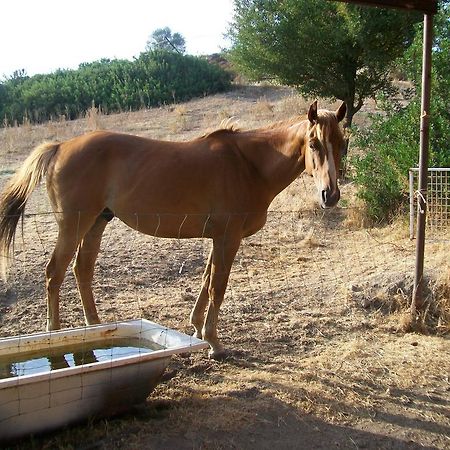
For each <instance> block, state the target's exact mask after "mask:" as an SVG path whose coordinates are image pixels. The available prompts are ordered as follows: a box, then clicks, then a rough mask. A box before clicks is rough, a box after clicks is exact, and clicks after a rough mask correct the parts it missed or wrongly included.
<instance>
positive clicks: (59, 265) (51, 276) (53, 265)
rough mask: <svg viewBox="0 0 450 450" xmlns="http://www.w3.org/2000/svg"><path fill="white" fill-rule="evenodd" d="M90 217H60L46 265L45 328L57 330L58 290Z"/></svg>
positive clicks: (89, 223)
mask: <svg viewBox="0 0 450 450" xmlns="http://www.w3.org/2000/svg"><path fill="white" fill-rule="evenodd" d="M92 220H93V219H92V218H84V219H82V218H81V217H80V215H79V214H78V215H77V216H76V217H73V216H72V217H66V218H62V219H61V220H60V221H59V223H58V225H59V232H58V239H57V241H56V245H55V248H54V250H53V253H52V257H51V258H50V261H49V263H48V264H47V267H46V271H45V273H46V285H47V315H48V316H47V330H49V331H50V330H58V329H59V328H60V320H59V290H60V288H61V284H62V282H63V280H64V276H65V274H66V270H67V267H68V266H69V263H70V261H71V260H72V258H73V255H74V254H75V251H76V249H77V247H78V244H79V243H80V241H81V239H82V237H83V236H84V234H85V233H86V231H87V230H88V229H89V227H90V226H91V224H92Z"/></svg>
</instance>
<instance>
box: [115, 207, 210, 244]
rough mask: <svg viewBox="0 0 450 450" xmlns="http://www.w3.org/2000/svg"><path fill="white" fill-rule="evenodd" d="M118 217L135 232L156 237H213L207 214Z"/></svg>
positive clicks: (124, 215)
mask: <svg viewBox="0 0 450 450" xmlns="http://www.w3.org/2000/svg"><path fill="white" fill-rule="evenodd" d="M117 217H118V218H119V219H120V220H122V221H123V222H125V223H126V224H127V225H128V226H129V227H131V228H134V229H135V230H137V231H139V232H141V233H144V234H149V235H151V236H155V237H164V238H180V239H185V238H201V237H206V238H208V237H212V236H211V228H210V226H209V225H208V222H209V221H210V217H209V216H208V215H206V214H176V213H148V214H145V213H143V214H138V213H130V214H117Z"/></svg>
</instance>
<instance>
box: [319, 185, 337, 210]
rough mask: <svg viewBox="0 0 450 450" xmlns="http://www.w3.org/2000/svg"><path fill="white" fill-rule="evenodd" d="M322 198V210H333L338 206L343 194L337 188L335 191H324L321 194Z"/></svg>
mask: <svg viewBox="0 0 450 450" xmlns="http://www.w3.org/2000/svg"><path fill="white" fill-rule="evenodd" d="M320 197H321V198H320V199H321V203H320V206H321V207H322V208H324V209H325V208H332V207H333V206H336V205H337V203H338V201H339V199H340V198H341V192H340V191H339V189H338V188H336V189H335V190H334V191H331V189H324V190H323V191H322V192H321V194H320Z"/></svg>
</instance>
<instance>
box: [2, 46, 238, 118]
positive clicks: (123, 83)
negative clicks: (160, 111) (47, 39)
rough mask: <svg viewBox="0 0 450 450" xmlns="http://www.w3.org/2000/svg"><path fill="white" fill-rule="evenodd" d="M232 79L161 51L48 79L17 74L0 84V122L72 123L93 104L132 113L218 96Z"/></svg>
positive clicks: (200, 62)
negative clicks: (61, 120) (63, 119)
mask: <svg viewBox="0 0 450 450" xmlns="http://www.w3.org/2000/svg"><path fill="white" fill-rule="evenodd" d="M230 78H231V76H230V74H229V73H227V72H225V71H224V70H223V69H221V68H220V67H219V66H217V65H213V64H209V63H208V62H207V61H206V60H204V59H201V58H198V57H194V56H185V55H180V54H178V53H175V52H167V51H164V50H158V51H151V52H145V53H142V54H141V55H140V56H139V58H136V59H135V60H133V61H128V60H109V59H102V60H100V61H96V62H92V63H83V64H81V65H80V66H79V68H78V70H58V71H56V72H55V73H52V74H47V75H35V76H33V77H28V76H26V75H25V74H24V73H23V72H17V73H15V74H14V75H13V77H11V78H10V79H7V80H5V81H4V82H2V83H1V84H0V118H1V119H2V121H3V123H14V122H17V123H21V122H22V121H23V119H24V118H25V117H26V118H28V119H29V120H31V121H34V122H41V121H45V120H48V119H51V118H52V117H59V116H61V115H64V116H65V117H67V118H69V119H73V118H76V117H79V116H80V115H82V114H83V113H84V112H85V111H86V110H87V109H88V108H89V107H91V105H92V104H93V103H94V104H95V105H97V106H101V108H102V110H103V111H106V112H108V113H109V112H115V111H125V110H136V109H139V108H143V107H149V106H156V105H161V104H166V103H173V102H179V101H183V100H188V99H190V98H192V97H196V96H202V95H207V94H211V93H215V92H221V91H224V90H226V89H228V88H229V87H230V82H231V80H230Z"/></svg>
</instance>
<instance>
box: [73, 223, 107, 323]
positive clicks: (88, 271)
mask: <svg viewBox="0 0 450 450" xmlns="http://www.w3.org/2000/svg"><path fill="white" fill-rule="evenodd" d="M107 224H108V221H107V220H106V219H105V218H104V217H102V216H99V217H98V218H97V220H96V222H95V224H94V225H93V226H92V228H91V229H90V230H89V231H88V232H87V233H86V235H85V236H84V238H83V240H82V241H81V243H80V245H79V247H78V252H77V257H76V260H75V264H74V266H73V271H74V273H75V277H76V280H77V285H78V290H79V291H80V296H81V301H82V302H83V310H84V318H85V321H86V324H87V325H93V324H96V323H100V319H99V317H98V314H97V308H96V307H95V302H94V296H93V294H92V279H93V277H94V266H95V261H96V259H97V256H98V252H99V250H100V243H101V240H102V235H103V231H104V230H105V227H106V225H107Z"/></svg>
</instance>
